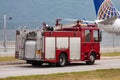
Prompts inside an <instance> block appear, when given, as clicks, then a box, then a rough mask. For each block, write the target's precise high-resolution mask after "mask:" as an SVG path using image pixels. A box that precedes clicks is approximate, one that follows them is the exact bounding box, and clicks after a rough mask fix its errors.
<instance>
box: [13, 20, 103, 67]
mask: <svg viewBox="0 0 120 80" xmlns="http://www.w3.org/2000/svg"><path fill="white" fill-rule="evenodd" d="M100 41H101V31H100V29H99V28H98V26H97V25H96V24H93V23H92V24H86V23H82V22H81V21H77V22H75V23H73V24H69V25H63V24H60V23H59V20H57V21H56V26H55V27H54V28H53V27H49V26H46V24H45V23H43V29H37V30H27V29H18V30H16V47H15V57H16V58H17V59H21V60H26V62H27V63H29V64H32V65H33V66H36V65H37V66H38V65H39V66H40V65H42V64H43V63H54V64H56V65H57V66H59V67H61V66H65V65H67V64H68V63H70V62H76V61H85V62H86V64H89V65H92V64H94V62H95V60H100Z"/></svg>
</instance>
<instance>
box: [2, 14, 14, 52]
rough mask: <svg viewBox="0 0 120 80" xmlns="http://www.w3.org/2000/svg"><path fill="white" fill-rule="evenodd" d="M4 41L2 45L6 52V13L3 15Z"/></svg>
mask: <svg viewBox="0 0 120 80" xmlns="http://www.w3.org/2000/svg"><path fill="white" fill-rule="evenodd" d="M11 19H12V17H9V20H11ZM3 22H4V42H3V46H4V52H7V47H6V40H7V31H6V25H7V18H6V15H4V19H3Z"/></svg>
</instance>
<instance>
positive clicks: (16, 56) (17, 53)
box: [15, 51, 19, 59]
mask: <svg viewBox="0 0 120 80" xmlns="http://www.w3.org/2000/svg"><path fill="white" fill-rule="evenodd" d="M15 58H16V59H17V58H19V51H16V52H15Z"/></svg>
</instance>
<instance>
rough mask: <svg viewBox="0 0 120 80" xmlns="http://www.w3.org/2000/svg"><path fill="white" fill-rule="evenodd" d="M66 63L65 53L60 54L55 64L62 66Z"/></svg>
mask: <svg viewBox="0 0 120 80" xmlns="http://www.w3.org/2000/svg"><path fill="white" fill-rule="evenodd" d="M66 63H67V56H66V55H65V54H60V57H59V61H58V63H57V66H59V67H63V66H65V65H66Z"/></svg>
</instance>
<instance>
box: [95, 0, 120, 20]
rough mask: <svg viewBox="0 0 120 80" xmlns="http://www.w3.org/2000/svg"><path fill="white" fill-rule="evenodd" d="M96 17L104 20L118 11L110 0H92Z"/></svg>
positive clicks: (118, 13)
mask: <svg viewBox="0 0 120 80" xmlns="http://www.w3.org/2000/svg"><path fill="white" fill-rule="evenodd" d="M94 6H95V10H96V15H97V19H99V20H106V19H110V18H112V17H115V16H118V17H119V18H120V12H119V11H118V10H117V9H116V8H115V6H114V5H113V3H112V1H111V0H94Z"/></svg>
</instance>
